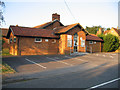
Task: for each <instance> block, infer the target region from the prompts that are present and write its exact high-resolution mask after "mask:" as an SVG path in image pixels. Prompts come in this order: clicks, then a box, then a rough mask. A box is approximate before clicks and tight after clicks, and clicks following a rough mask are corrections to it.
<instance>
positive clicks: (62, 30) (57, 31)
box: [54, 23, 88, 34]
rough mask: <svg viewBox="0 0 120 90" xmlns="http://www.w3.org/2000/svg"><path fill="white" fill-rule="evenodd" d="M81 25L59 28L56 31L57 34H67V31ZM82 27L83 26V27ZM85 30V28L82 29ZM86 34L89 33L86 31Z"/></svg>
mask: <svg viewBox="0 0 120 90" xmlns="http://www.w3.org/2000/svg"><path fill="white" fill-rule="evenodd" d="M77 25H79V26H80V24H79V23H75V24H71V25H67V26H61V27H57V28H56V29H55V32H54V33H55V34H61V33H66V32H67V31H69V30H71V29H72V28H74V27H75V26H77ZM81 27H82V26H81ZM82 28H83V27H82ZM85 32H86V33H88V32H87V31H86V30H85Z"/></svg>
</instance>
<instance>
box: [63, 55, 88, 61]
mask: <svg viewBox="0 0 120 90" xmlns="http://www.w3.org/2000/svg"><path fill="white" fill-rule="evenodd" d="M65 57H67V58H70V59H72V57H69V56H65ZM73 59H75V60H79V61H87V60H82V59H80V58H73Z"/></svg>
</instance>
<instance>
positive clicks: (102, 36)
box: [97, 34, 105, 40]
mask: <svg viewBox="0 0 120 90" xmlns="http://www.w3.org/2000/svg"><path fill="white" fill-rule="evenodd" d="M97 36H98V37H99V38H101V39H102V40H104V37H105V35H104V34H98V35H97Z"/></svg>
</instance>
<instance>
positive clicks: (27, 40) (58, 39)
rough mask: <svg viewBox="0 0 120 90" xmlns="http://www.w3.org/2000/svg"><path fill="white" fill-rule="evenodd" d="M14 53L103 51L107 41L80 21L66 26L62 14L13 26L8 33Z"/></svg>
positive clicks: (37, 53)
mask: <svg viewBox="0 0 120 90" xmlns="http://www.w3.org/2000/svg"><path fill="white" fill-rule="evenodd" d="M7 38H9V40H10V54H12V55H45V54H69V53H70V51H71V52H90V51H91V50H92V52H101V42H102V41H103V40H102V39H100V38H99V37H97V36H95V35H91V34H89V33H88V32H87V31H86V30H85V29H84V28H83V27H82V26H81V25H80V24H79V23H75V24H71V25H67V26H64V25H63V24H62V23H61V22H60V15H58V14H57V13H55V14H52V21H51V22H47V23H45V24H42V25H38V26H35V27H33V28H30V27H21V26H10V27H9V31H8V34H7Z"/></svg>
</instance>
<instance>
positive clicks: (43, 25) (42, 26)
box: [33, 20, 64, 29]
mask: <svg viewBox="0 0 120 90" xmlns="http://www.w3.org/2000/svg"><path fill="white" fill-rule="evenodd" d="M55 22H59V23H60V25H61V26H64V25H63V24H62V23H61V22H60V21H59V20H54V21H50V22H47V23H44V24H41V25H38V26H35V27H33V28H42V29H45V27H47V26H49V25H51V24H53V23H55Z"/></svg>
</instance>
